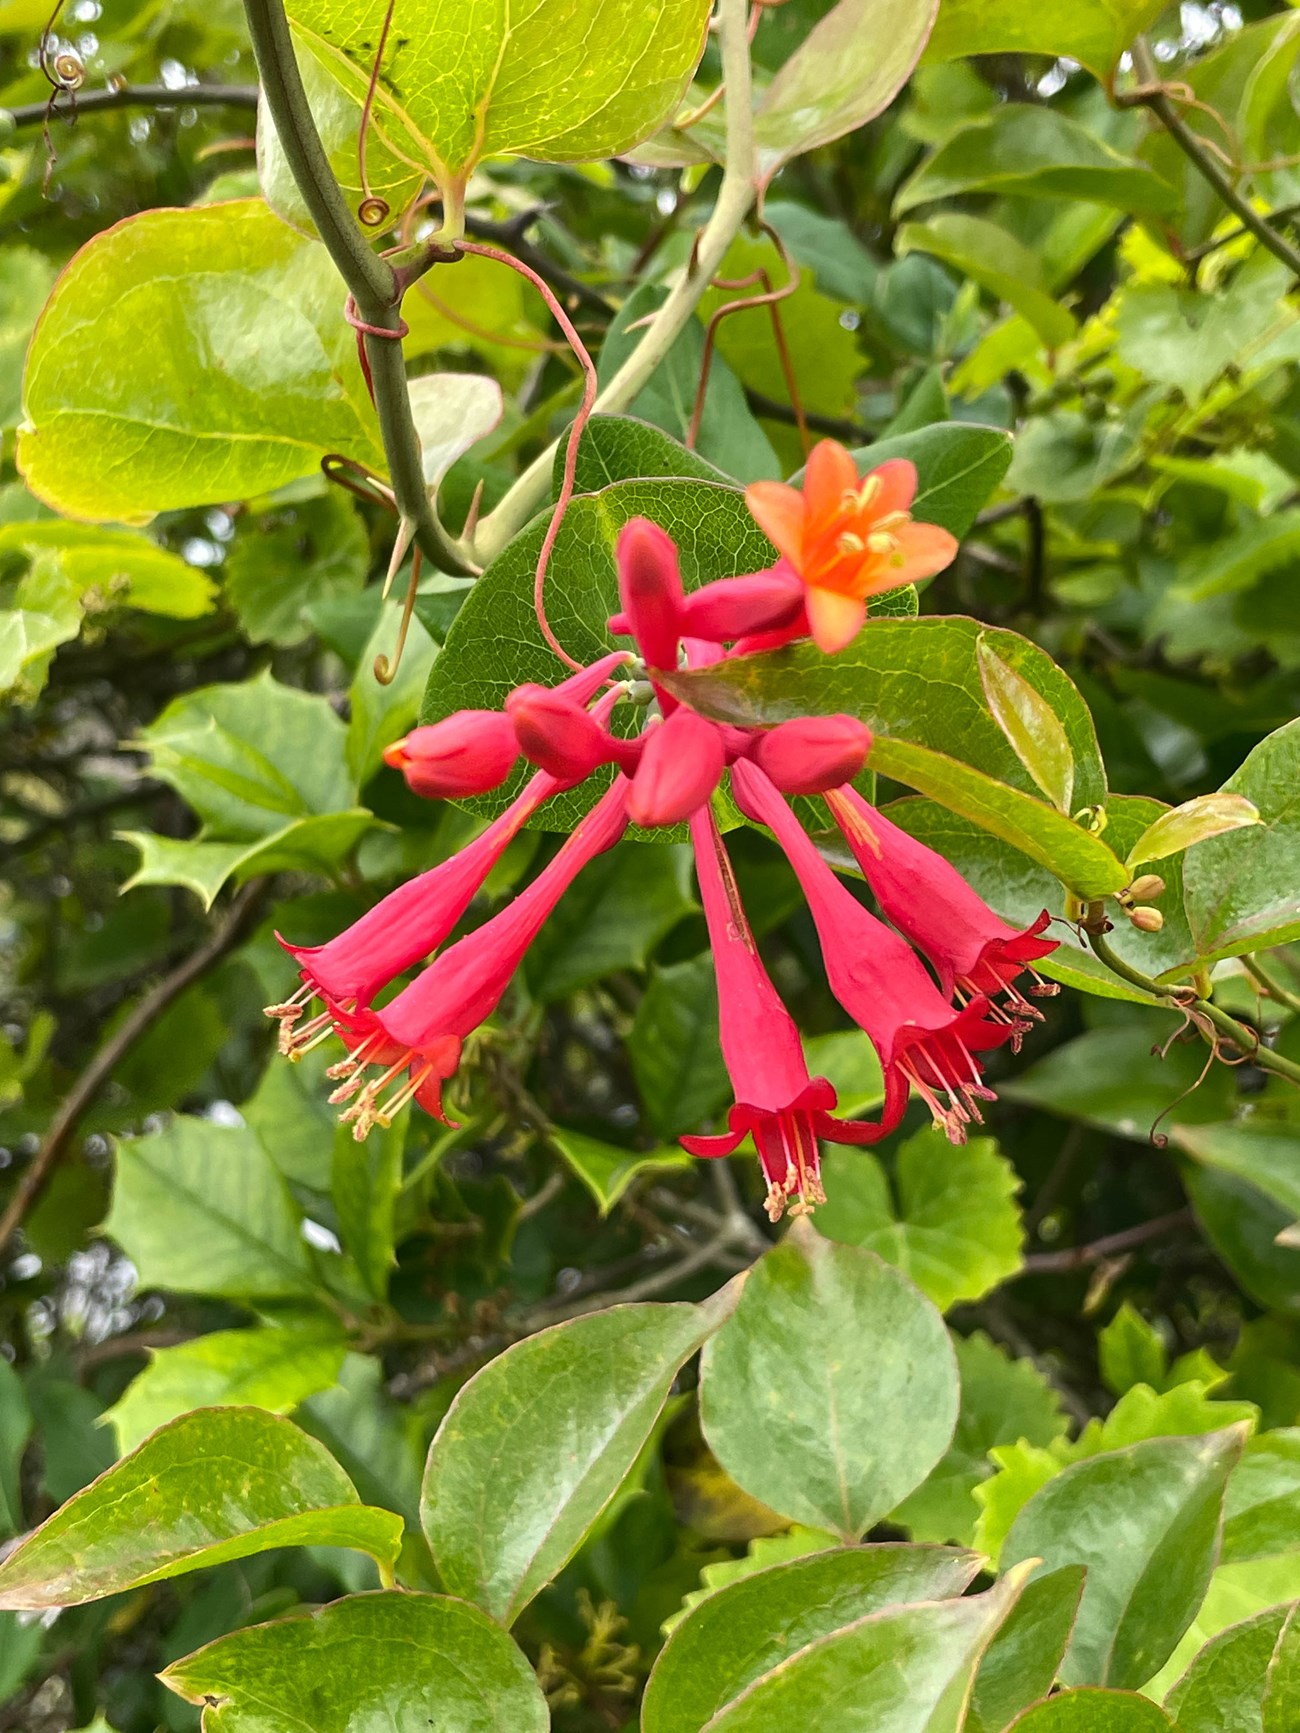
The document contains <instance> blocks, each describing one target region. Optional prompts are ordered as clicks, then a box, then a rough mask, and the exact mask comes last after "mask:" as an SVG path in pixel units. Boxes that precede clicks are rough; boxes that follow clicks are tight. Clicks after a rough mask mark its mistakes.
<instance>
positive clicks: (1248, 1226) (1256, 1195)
mask: <svg viewBox="0 0 1300 1733" xmlns="http://www.w3.org/2000/svg"><path fill="white" fill-rule="evenodd" d="M1183 1180H1184V1184H1185V1185H1186V1187H1187V1195H1188V1197H1189V1198H1190V1199H1191V1201H1192V1207H1193V1208H1194V1209H1195V1211H1196V1219H1197V1222H1198V1224H1199V1225H1200V1227H1201V1229H1202V1231H1203V1232H1204V1234H1205V1237H1206V1238H1207V1239H1208V1240H1209V1242H1210V1244H1211V1245H1212V1246H1213V1247H1214V1249H1215V1251H1216V1252H1217V1253H1218V1254H1219V1256H1220V1257H1221V1258H1222V1259H1223V1261H1224V1263H1225V1264H1227V1266H1228V1268H1229V1269H1230V1270H1231V1271H1232V1273H1233V1275H1234V1276H1235V1277H1236V1278H1237V1281H1238V1282H1239V1283H1240V1284H1241V1286H1242V1287H1243V1288H1244V1289H1245V1291H1246V1292H1247V1293H1248V1294H1249V1295H1250V1296H1251V1298H1252V1299H1254V1300H1258V1301H1259V1303H1260V1304H1261V1305H1262V1306H1269V1307H1272V1308H1274V1309H1275V1310H1276V1311H1279V1312H1288V1313H1296V1312H1300V1251H1297V1250H1296V1249H1295V1248H1294V1247H1292V1246H1289V1245H1287V1244H1285V1243H1279V1235H1281V1234H1282V1233H1283V1232H1284V1231H1285V1230H1286V1229H1287V1228H1289V1227H1291V1226H1293V1225H1294V1222H1295V1216H1294V1213H1293V1212H1292V1211H1290V1210H1285V1209H1283V1208H1281V1206H1280V1205H1278V1204H1276V1203H1274V1201H1273V1200H1272V1198H1270V1197H1267V1196H1266V1195H1265V1194H1264V1193H1263V1192H1262V1191H1260V1190H1259V1189H1258V1188H1257V1187H1256V1186H1253V1185H1251V1184H1249V1183H1248V1182H1247V1181H1246V1180H1242V1179H1238V1178H1237V1177H1236V1176H1235V1175H1234V1174H1229V1173H1223V1172H1222V1171H1220V1170H1218V1169H1215V1168H1212V1167H1200V1166H1196V1167H1193V1166H1191V1165H1190V1164H1189V1165H1188V1166H1187V1168H1186V1169H1185V1170H1184V1174H1183Z"/></svg>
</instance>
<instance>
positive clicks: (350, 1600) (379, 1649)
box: [160, 1593, 550, 1733]
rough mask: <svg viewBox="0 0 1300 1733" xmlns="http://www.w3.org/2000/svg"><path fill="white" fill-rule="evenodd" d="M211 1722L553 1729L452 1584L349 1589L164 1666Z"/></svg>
mask: <svg viewBox="0 0 1300 1733" xmlns="http://www.w3.org/2000/svg"><path fill="white" fill-rule="evenodd" d="M160 1677H161V1679H162V1682H163V1684H164V1685H166V1686H168V1687H169V1689H171V1690H173V1691H175V1692H176V1694H177V1695H178V1696H180V1697H183V1698H184V1699H185V1700H186V1702H189V1703H197V1704H199V1705H200V1706H202V1705H205V1704H206V1705H209V1707H208V1708H207V1710H206V1712H205V1714H204V1722H205V1724H206V1725H207V1726H209V1727H211V1728H212V1729H213V1730H214V1733H301V1729H302V1728H304V1727H308V1726H309V1727H310V1728H311V1729H312V1733H357V1730H358V1729H360V1728H362V1727H374V1728H376V1729H377V1728H379V1727H383V1728H384V1729H385V1733H471V1729H472V1733H546V1729H547V1728H548V1727H549V1725H550V1716H549V1714H548V1713H547V1708H546V1700H545V1698H544V1697H543V1696H542V1691H541V1687H540V1686H539V1685H538V1683H537V1680H536V1679H535V1678H534V1676H533V1673H532V1671H531V1669H530V1668H529V1665H528V1662H527V1661H526V1660H525V1658H524V1656H523V1654H522V1652H521V1651H520V1650H519V1648H518V1647H517V1646H516V1645H515V1644H514V1643H513V1642H512V1641H511V1640H510V1638H509V1637H508V1636H507V1635H506V1633H505V1632H504V1631H503V1630H501V1628H500V1627H499V1626H498V1625H494V1624H493V1623H492V1621H491V1619H489V1618H485V1617H484V1615H483V1614H482V1613H480V1612H479V1611H478V1610H477V1608H475V1607H467V1606H466V1605H465V1603H464V1602H463V1601H454V1600H450V1599H448V1598H447V1597H446V1596H445V1595H423V1594H391V1593H387V1594H369V1595H349V1596H348V1597H347V1598H346V1599H344V1600H341V1601H335V1602H333V1604H332V1605H330V1606H327V1607H320V1608H318V1609H317V1610H316V1611H315V1612H307V1613H298V1614H296V1615H294V1616H292V1617H290V1618H287V1619H277V1620H276V1621H275V1622H274V1623H273V1624H269V1625H249V1626H246V1627H245V1628H244V1629H243V1630H238V1631H233V1632H231V1634H230V1635H229V1636H225V1637H218V1638H217V1640H216V1642H214V1643H208V1644H207V1645H206V1647H204V1648H202V1649H199V1650H197V1651H196V1652H195V1653H194V1654H192V1655H187V1656H186V1657H185V1658H184V1660H181V1661H173V1662H172V1664H171V1666H170V1667H168V1668H167V1670H166V1671H165V1672H164V1673H162V1674H161V1675H160Z"/></svg>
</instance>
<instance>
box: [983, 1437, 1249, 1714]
mask: <svg viewBox="0 0 1300 1733" xmlns="http://www.w3.org/2000/svg"><path fill="white" fill-rule="evenodd" d="M1245 1436H1246V1427H1245V1426H1244V1425H1239V1426H1230V1427H1227V1428H1226V1429H1225V1430H1223V1431H1221V1432H1209V1433H1205V1434H1203V1435H1201V1436H1199V1437H1191V1438H1152V1439H1147V1440H1144V1441H1143V1442H1141V1443H1138V1444H1131V1445H1129V1446H1127V1447H1126V1448H1125V1449H1123V1450H1112V1451H1108V1452H1106V1453H1105V1454H1104V1455H1101V1456H1093V1457H1089V1458H1088V1459H1087V1460H1086V1461H1083V1462H1076V1463H1075V1464H1073V1466H1071V1467H1070V1468H1067V1469H1066V1470H1065V1471H1064V1472H1063V1473H1061V1474H1058V1475H1057V1476H1056V1477H1055V1478H1054V1479H1053V1480H1050V1481H1048V1483H1047V1485H1046V1486H1044V1487H1043V1488H1042V1490H1041V1491H1040V1492H1038V1493H1036V1494H1035V1495H1034V1497H1033V1498H1031V1499H1030V1500H1029V1502H1028V1504H1026V1506H1025V1507H1024V1509H1023V1510H1022V1511H1021V1512H1020V1514H1019V1516H1018V1517H1017V1518H1016V1520H1015V1522H1014V1523H1013V1524H1012V1526H1011V1532H1010V1533H1009V1534H1008V1536H1007V1540H1006V1545H1005V1547H1004V1548H1003V1552H1002V1559H1003V1563H1004V1564H1009V1563H1012V1562H1014V1561H1015V1560H1017V1559H1027V1558H1038V1559H1042V1560H1043V1561H1044V1563H1045V1565H1046V1566H1047V1567H1048V1568H1049V1569H1055V1568H1058V1567H1060V1566H1061V1565H1067V1564H1081V1565H1085V1566H1086V1567H1087V1571H1088V1575H1087V1580H1086V1582H1085V1584H1084V1590H1083V1601H1082V1603H1081V1605H1080V1607H1079V1619H1078V1623H1077V1625H1076V1627H1075V1633H1074V1640H1073V1642H1072V1643H1071V1645H1070V1650H1069V1653H1068V1654H1067V1655H1066V1658H1065V1664H1064V1666H1063V1667H1062V1669H1061V1677H1062V1678H1063V1679H1064V1680H1065V1682H1066V1683H1067V1684H1071V1685H1091V1684H1097V1685H1116V1686H1131V1687H1136V1686H1138V1685H1143V1684H1145V1683H1146V1681H1147V1680H1148V1679H1149V1678H1151V1676H1152V1675H1153V1674H1154V1673H1155V1672H1157V1671H1158V1670H1159V1668H1160V1667H1162V1666H1163V1665H1164V1663H1165V1661H1166V1660H1167V1659H1168V1658H1169V1656H1170V1654H1171V1653H1172V1652H1173V1648H1174V1645H1175V1644H1176V1643H1177V1641H1178V1639H1179V1637H1181V1636H1182V1634H1183V1632H1184V1631H1185V1630H1186V1629H1187V1627H1188V1625H1189V1624H1191V1622H1192V1619H1193V1618H1194V1617H1195V1616H1196V1610H1197V1608H1198V1607H1199V1606H1200V1604H1201V1601H1202V1599H1203V1598H1204V1595H1205V1590H1206V1587H1207V1585H1208V1583H1209V1580H1210V1573H1211V1571H1212V1570H1213V1568H1214V1561H1215V1557H1216V1555H1217V1553H1218V1548H1219V1525H1220V1519H1221V1514H1222V1510H1223V1491H1224V1486H1225V1484H1226V1482H1227V1478H1228V1472H1229V1470H1230V1469H1231V1468H1232V1467H1233V1465H1234V1463H1235V1462H1236V1461H1237V1458H1238V1457H1239V1456H1240V1455H1241V1449H1242V1445H1243V1443H1244V1442H1245Z"/></svg>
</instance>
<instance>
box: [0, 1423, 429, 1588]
mask: <svg viewBox="0 0 1300 1733" xmlns="http://www.w3.org/2000/svg"><path fill="white" fill-rule="evenodd" d="M401 1531H402V1523H401V1518H400V1517H397V1516H394V1515H393V1514H392V1512H391V1511H386V1510H374V1509H371V1508H370V1507H369V1506H367V1505H363V1504H362V1503H361V1502H360V1501H359V1499H358V1498H357V1494H356V1489H355V1487H354V1486H353V1485H352V1482H351V1481H350V1480H349V1479H348V1477H347V1475H346V1474H344V1472H343V1470H342V1469H341V1468H340V1467H339V1465H338V1463H337V1462H335V1461H334V1459H333V1457H331V1456H330V1454H329V1452H328V1451H327V1450H325V1449H324V1448H323V1447H322V1446H321V1445H319V1444H317V1443H316V1441H315V1439H312V1438H308V1436H307V1435H306V1433H305V1432H300V1431H299V1429H298V1428H297V1427H296V1426H294V1425H292V1424H291V1423H290V1422H289V1421H287V1420H280V1419H277V1418H276V1417H275V1416H274V1415H271V1414H266V1413H263V1412H262V1410H261V1409H260V1408H212V1409H200V1410H199V1411H198V1412H197V1413H194V1414H187V1415H184V1416H183V1417H182V1418H181V1419H179V1420H174V1421H172V1423H171V1424H170V1425H169V1426H164V1427H162V1428H161V1430H160V1431H158V1432H155V1433H154V1434H153V1436H152V1437H151V1438H149V1439H147V1440H146V1442H145V1443H144V1444H142V1445H141V1446H140V1448H139V1449H138V1450H136V1451H134V1452H133V1453H132V1454H131V1455H130V1456H126V1457H123V1459H122V1461H121V1462H119V1463H117V1464H115V1466H114V1467H112V1468H110V1469H109V1470H108V1472H107V1473H106V1474H102V1475H101V1476H100V1477H99V1479H98V1480H96V1481H93V1482H92V1483H91V1485H89V1486H88V1487H86V1489H85V1490H84V1491H83V1492H79V1493H77V1495H76V1496H75V1497H74V1498H72V1499H70V1500H69V1501H68V1503H67V1504H65V1505H64V1506H63V1508H62V1510H57V1511H55V1513H54V1515H53V1516H52V1517H50V1518H49V1519H48V1521H46V1522H43V1523H42V1524H41V1526H40V1527H39V1528H38V1529H37V1530H36V1532H35V1534H33V1535H31V1536H30V1537H29V1538H28V1539H27V1540H26V1541H24V1542H23V1544H22V1546H20V1547H19V1548H18V1549H17V1550H16V1551H15V1552H13V1553H11V1554H10V1555H9V1557H8V1558H7V1559H6V1560H5V1562H4V1564H3V1565H0V1607H18V1608H24V1607H27V1608H40V1607H65V1606H67V1607H70V1606H80V1605H82V1604H83V1603H84V1602H86V1601H94V1600H99V1599H101V1598H102V1597H103V1596H104V1595H114V1594H121V1593H122V1592H123V1591H124V1590H126V1589H132V1588H140V1587H142V1586H143V1585H144V1584H145V1583H156V1582H162V1581H163V1580H164V1579H165V1578H167V1577H176V1576H181V1575H183V1574H184V1573H185V1572H186V1571H192V1570H198V1569H200V1568H201V1567H202V1566H205V1565H215V1564H224V1563H225V1562H226V1561H227V1560H229V1559H238V1558H248V1557H250V1556H251V1555H252V1554H253V1553H258V1552H266V1551H268V1550H269V1549H271V1548H273V1547H282V1546H345V1547H354V1548H356V1549H357V1550H358V1551H361V1552H368V1553H369V1554H370V1555H371V1556H372V1557H373V1558H375V1559H378V1560H379V1561H380V1562H381V1563H383V1564H390V1563H391V1562H392V1561H393V1559H395V1558H396V1556H397V1549H398V1547H399V1546H400V1544H401Z"/></svg>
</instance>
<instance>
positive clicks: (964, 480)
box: [853, 422, 1011, 537]
mask: <svg viewBox="0 0 1300 1733" xmlns="http://www.w3.org/2000/svg"><path fill="white" fill-rule="evenodd" d="M853 457H854V460H855V462H856V463H857V466H858V469H859V471H860V472H862V473H863V474H866V473H868V472H869V471H871V470H873V469H876V468H877V467H878V466H879V465H880V464H882V463H886V462H888V460H889V459H891V458H895V457H905V458H906V459H907V460H908V462H909V463H914V464H915V465H916V498H915V499H914V500H913V501H912V508H911V509H912V516H913V517H914V518H917V519H919V521H920V522H921V523H927V524H938V526H939V528H940V529H943V530H947V531H948V533H949V534H950V535H954V536H957V537H961V536H964V535H965V534H966V532H967V530H968V529H969V528H970V527H971V525H972V524H973V523H974V522H975V519H976V517H977V516H978V515H979V512H980V509H981V508H982V507H983V506H984V505H985V504H986V503H987V502H988V500H989V498H990V497H991V496H992V494H993V493H994V492H995V491H996V490H997V486H998V483H999V482H1000V481H1001V480H1002V478H1003V476H1004V475H1005V474H1006V473H1007V469H1008V467H1009V466H1010V463H1011V436H1010V434H1008V433H1007V432H1005V431H1004V429H1002V428H1000V427H981V426H980V425H979V424H978V423H977V422H940V423H938V424H937V425H935V426H933V427H918V428H917V429H916V431H915V432H914V433H899V434H895V435H892V436H891V437H889V438H888V439H878V440H877V441H876V442H875V443H874V444H873V445H866V446H861V447H859V449H858V450H856V451H855V452H854V453H853Z"/></svg>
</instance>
